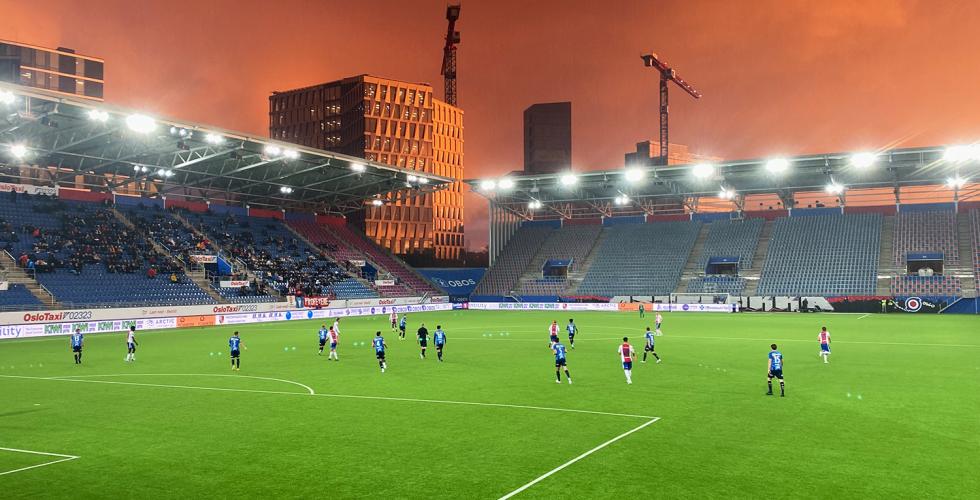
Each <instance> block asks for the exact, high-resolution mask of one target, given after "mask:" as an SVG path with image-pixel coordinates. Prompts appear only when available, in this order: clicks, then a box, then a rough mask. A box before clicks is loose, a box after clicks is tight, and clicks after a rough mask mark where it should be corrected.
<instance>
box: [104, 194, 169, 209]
mask: <svg viewBox="0 0 980 500" xmlns="http://www.w3.org/2000/svg"><path fill="white" fill-rule="evenodd" d="M115 203H116V205H122V206H124V207H138V206H140V205H143V206H144V207H149V208H163V200H162V199H161V198H144V197H142V196H129V195H125V194H117V195H115Z"/></svg>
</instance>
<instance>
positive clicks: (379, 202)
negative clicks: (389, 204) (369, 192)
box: [371, 199, 385, 207]
mask: <svg viewBox="0 0 980 500" xmlns="http://www.w3.org/2000/svg"><path fill="white" fill-rule="evenodd" d="M371 204H372V205H374V206H376V207H380V206H381V205H384V204H385V202H383V201H381V200H378V199H374V200H371Z"/></svg>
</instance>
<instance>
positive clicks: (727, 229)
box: [698, 219, 765, 271]
mask: <svg viewBox="0 0 980 500" xmlns="http://www.w3.org/2000/svg"><path fill="white" fill-rule="evenodd" d="M764 223H765V220H763V219H746V220H742V221H727V220H716V221H714V222H712V223H711V224H710V225H709V226H708V238H707V239H706V240H705V242H704V249H703V250H702V252H701V256H700V257H698V269H700V270H701V271H703V270H704V268H705V266H706V265H707V264H708V259H710V258H711V257H739V264H738V267H739V268H740V269H747V268H749V267H752V256H753V255H754V254H755V249H756V247H757V246H758V244H759V234H760V233H761V232H762V226H763V224H764Z"/></svg>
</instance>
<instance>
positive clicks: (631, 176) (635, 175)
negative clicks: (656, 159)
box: [623, 167, 646, 182]
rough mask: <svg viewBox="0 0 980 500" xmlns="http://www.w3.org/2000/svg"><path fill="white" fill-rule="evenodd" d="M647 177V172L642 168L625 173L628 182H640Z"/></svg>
mask: <svg viewBox="0 0 980 500" xmlns="http://www.w3.org/2000/svg"><path fill="white" fill-rule="evenodd" d="M645 175H646V172H645V171H643V169H641V168H636V167H633V168H627V169H626V172H625V173H623V177H625V178H626V181H627V182H639V181H640V180H642V179H643V177H644V176H645Z"/></svg>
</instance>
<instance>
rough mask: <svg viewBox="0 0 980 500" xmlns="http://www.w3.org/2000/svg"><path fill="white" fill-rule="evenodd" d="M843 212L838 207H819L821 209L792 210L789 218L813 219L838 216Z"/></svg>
mask: <svg viewBox="0 0 980 500" xmlns="http://www.w3.org/2000/svg"><path fill="white" fill-rule="evenodd" d="M842 213H843V211H842V210H841V208H840V207H821V208H794V209H793V210H791V211H790V216H791V217H814V216H821V215H840V214H842Z"/></svg>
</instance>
